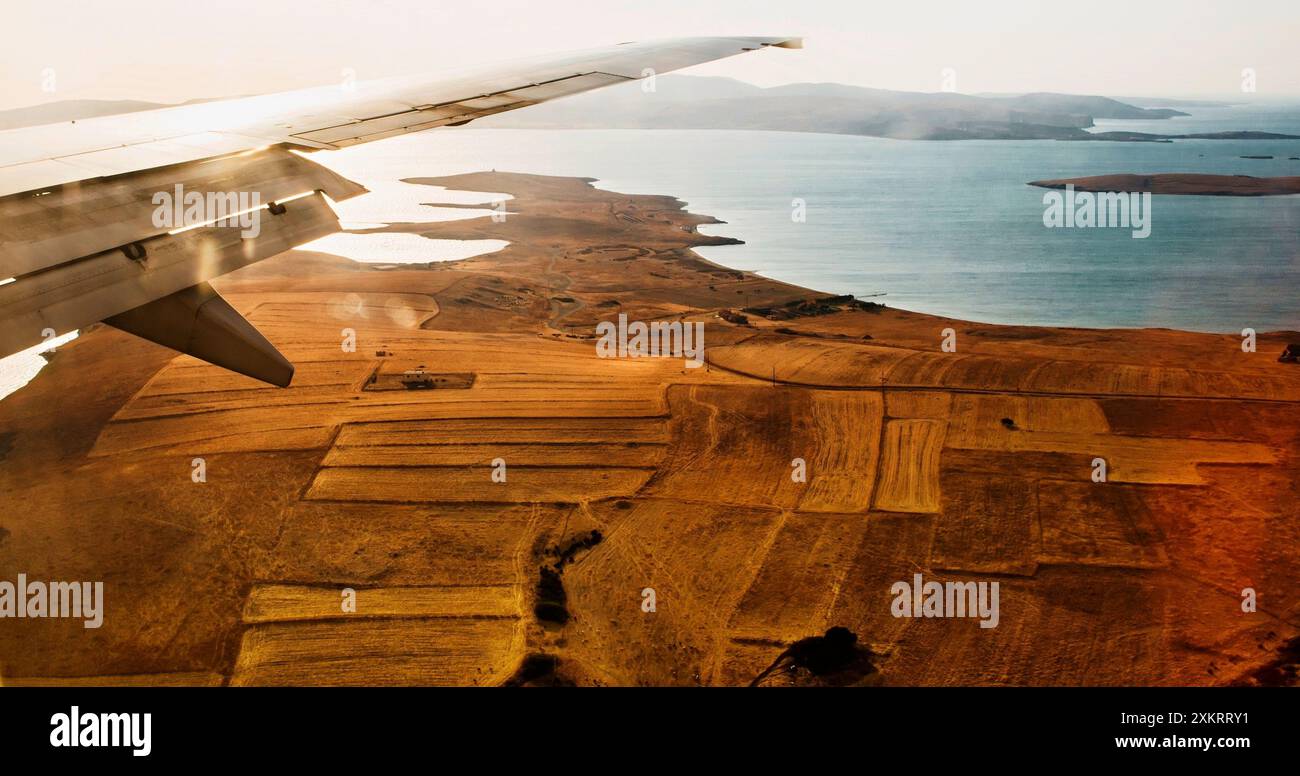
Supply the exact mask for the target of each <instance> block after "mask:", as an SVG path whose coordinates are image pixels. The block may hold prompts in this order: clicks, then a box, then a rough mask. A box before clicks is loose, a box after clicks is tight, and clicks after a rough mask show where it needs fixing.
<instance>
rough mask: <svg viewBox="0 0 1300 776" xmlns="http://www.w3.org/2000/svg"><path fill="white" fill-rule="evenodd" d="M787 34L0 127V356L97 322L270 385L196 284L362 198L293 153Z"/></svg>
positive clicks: (463, 118) (276, 379)
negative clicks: (332, 203)
mask: <svg viewBox="0 0 1300 776" xmlns="http://www.w3.org/2000/svg"><path fill="white" fill-rule="evenodd" d="M768 46H774V47H780V48H799V47H800V46H801V44H800V41H799V39H797V38H763V37H727V38H680V39H671V40H663V41H650V42H645V43H625V44H621V45H618V46H608V47H604V48H597V49H588V50H585V51H578V52H572V53H568V54H558V55H550V56H544V57H534V58H530V59H523V60H516V61H514V62H510V63H506V64H502V65H497V66H493V67H486V68H477V69H474V70H465V71H461V72H458V73H450V74H446V73H445V74H442V75H422V76H411V77H401V78H392V79H385V80H381V81H372V82H367V83H357V84H355V85H350V84H346V83H345V84H340V85H337V86H332V87H322V88H317V89H305V90H300V91H293V92H283V93H280V94H271V95H261V96H257V97H249V98H243V99H236V100H225V101H220V102H212V103H203V104H198V105H186V106H178V107H174V108H163V109H160V110H152V111H142V112H138V113H130V114H124V115H120V116H104V117H100V118H93V119H86V120H81V121H69V122H62V123H59V124H51V125H46V126H41V127H26V128H22V129H14V130H9V131H4V132H0V356H6V355H10V354H12V353H16V352H18V351H20V350H23V349H25V348H28V347H31V346H33V345H37V344H40V343H41V342H42V341H45V340H48V339H50V338H52V337H54V336H57V335H59V334H63V333H66V332H68V331H72V330H74V329H78V328H81V327H83V326H86V325H89V324H91V323H95V322H97V321H105V322H107V323H109V324H112V325H114V326H116V327H118V328H121V329H124V330H126V331H129V332H131V333H133V334H136V335H138V336H141V337H144V338H146V339H150V340H152V341H154V342H158V343H160V344H163V345H166V346H168V347H171V348H173V349H175V350H179V351H181V352H184V353H189V354H191V355H194V356H196V357H198V358H202V359H204V360H206V361H209V362H211V363H214V364H217V365H219V366H222V367H225V368H227V369H231V370H234V371H236V372H240V373H241V374H246V375H249V376H251V377H255V378H257V379H259V380H263V381H266V382H269V383H272V384H275V385H280V386H285V385H288V384H289V381H290V380H291V379H292V376H293V365H292V364H290V363H289V362H288V361H287V360H286V359H285V358H284V357H283V356H282V355H281V354H280V353H279V352H278V351H276V350H275V348H274V347H273V346H272V345H271V344H270V343H269V342H267V341H266V340H265V339H264V338H263V337H262V336H261V334H259V333H258V332H257V330H256V329H255V328H253V327H252V325H250V324H249V323H248V322H247V321H245V320H244V319H243V318H242V317H241V316H239V314H238V313H237V312H235V310H234V309H233V308H231V307H230V305H229V304H228V303H226V302H225V300H223V299H222V298H221V297H220V296H219V295H218V294H217V293H216V292H215V291H213V290H212V288H211V286H209V285H208V283H207V281H208V280H211V279H212V278H214V277H217V276H220V275H223V274H225V273H227V272H231V271H234V270H236V269H239V268H240V267H243V266H246V265H248V264H251V263H253V262H256V261H261V260H262V259H266V258H269V257H271V256H274V255H276V254H278V253H282V252H284V251H287V250H290V249H291V248H293V247H294V246H296V245H301V244H302V243H305V242H309V241H311V240H314V239H317V238H318V237H323V236H324V235H326V234H330V233H332V232H336V231H338V230H339V224H338V219H337V217H335V215H334V212H333V209H332V208H331V207H330V205H329V202H328V201H327V199H326V198H327V197H328V198H329V199H332V200H335V201H340V200H344V199H347V198H349V197H353V196H356V195H358V194H361V193H364V192H365V189H364V188H362V187H361V186H359V185H357V184H356V183H353V182H352V181H349V180H347V179H346V178H343V177H341V176H339V175H337V174H335V173H333V172H331V171H330V170H327V169H325V168H324V167H322V166H320V165H318V164H316V163H314V162H312V161H310V160H308V159H306V158H304V156H303V155H302V153H295V151H296V152H313V151H319V150H328V149H337V148H343V147H346V146H350V145H355V144H357V143H365V142H369V141H372V140H379V139H382V138H386V137H391V136H393V135H399V134H404V133H407V132H419V131H422V130H425V129H431V128H434V127H440V126H447V125H452V126H455V125H461V124H465V123H467V122H469V121H472V120H474V119H476V118H480V117H482V116H488V115H491V114H494V113H501V112H503V111H508V110H514V109H516V108H523V107H527V106H529V105H536V104H538V103H542V102H546V101H548V100H553V99H556V98H559V97H565V96H568V95H571V94H577V93H579V92H585V91H588V90H591V89H597V88H600V87H602V86H609V85H611V84H616V83H622V82H624V81H629V80H636V79H640V78H645V77H649V76H652V75H655V74H658V73H665V72H669V71H671V70H676V69H679V68H683V67H688V66H691V65H696V64H700V63H702V62H708V61H712V60H715V59H720V58H723V57H727V56H732V55H735V54H740V53H743V52H746V51H753V50H756V49H761V48H764V47H768ZM10 278H11V280H6V279H10Z"/></svg>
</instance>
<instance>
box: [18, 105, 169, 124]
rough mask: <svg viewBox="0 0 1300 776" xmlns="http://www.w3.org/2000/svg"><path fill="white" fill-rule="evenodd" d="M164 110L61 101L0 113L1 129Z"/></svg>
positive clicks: (139, 106) (149, 107)
mask: <svg viewBox="0 0 1300 776" xmlns="http://www.w3.org/2000/svg"><path fill="white" fill-rule="evenodd" d="M165 107H167V106H165V105H159V104H158V103H154V102H141V101H139V100H60V101H58V102H47V103H45V104H43V105H31V106H28V107H26V108H12V109H10V110H0V129H18V128H19V127H34V126H37V125H40V124H55V123H58V122H60V121H76V120H78V119H91V118H95V117H96V116H112V115H114V114H116V113H134V112H136V111H141V110H153V109H154V108H165Z"/></svg>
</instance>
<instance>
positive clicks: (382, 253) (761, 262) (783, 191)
mask: <svg viewBox="0 0 1300 776" xmlns="http://www.w3.org/2000/svg"><path fill="white" fill-rule="evenodd" d="M1180 110H1183V111H1185V112H1187V113H1189V114H1191V115H1189V116H1186V117H1178V118H1174V119H1169V120H1159V121H1145V120H1144V121H1113V120H1099V121H1098V122H1097V124H1098V126H1097V127H1096V131H1105V130H1131V131H1139V132H1156V133H1162V134H1178V133H1197V132H1220V131H1228V130H1258V131H1268V132H1279V133H1288V134H1296V135H1300V102H1295V103H1288V102H1267V103H1259V102H1251V103H1248V104H1243V105H1230V106H1216V107H1190V108H1180ZM1261 156H1266V157H1271V158H1268V159H1259V158H1253V159H1252V158H1245V157H1261ZM1298 157H1300V140H1250V141H1247V140H1178V141H1175V142H1172V143H1127V142H1078V141H1050V140H1025V141H996V140H971V141H944V142H933V141H929V142H927V141H907V140H889V139H882V138H870V137H855V136H847V135H823V134H809V133H790V132H744V131H697V130H681V131H679V130H526V129H474V128H472V127H470V128H460V129H448V130H435V131H431V132H425V133H420V134H414V135H406V136H402V137H397V138H392V139H389V140H385V141H382V142H378V143H370V144H366V145H361V146H355V147H353V148H349V149H345V150H342V151H337V152H329V153H320V154H315V155H313V157H312V158H313V159H315V160H316V161H320V162H322V163H324V164H326V165H327V166H329V167H331V168H332V169H335V170H337V171H338V172H340V173H342V174H344V175H347V176H349V177H351V178H353V179H354V180H357V181H358V182H360V183H362V184H364V185H366V186H367V187H368V188H370V189H371V190H372V192H373V193H371V194H368V195H364V196H362V197H358V198H356V199H353V200H350V201H348V202H343V203H338V210H339V213H340V217H341V219H342V220H343V222H344V226H345V227H349V228H352V229H354V230H360V229H366V228H373V227H375V226H378V225H382V224H385V223H394V222H412V221H434V220H447V219H456V218H472V217H477V216H482V215H486V214H489V213H491V212H492V210H491V208H493V207H499V206H500V205H499V203H500V202H502V201H504V200H506V199H508V195H506V194H504V193H501V192H456V191H440V190H438V189H436V188H432V187H429V186H416V185H411V184H404V183H401V179H402V178H413V177H435V176H442V175H451V174H457V173H465V172H474V171H480V170H504V171H511V172H526V173H538V174H545V175H566V176H585V177H590V178H596V179H598V180H597V183H596V184H595V185H597V186H599V187H601V188H604V189H609V190H612V191H619V192H624V193H629V194H668V195H672V196H676V197H678V198H680V199H682V200H684V201H685V202H686V203H687V207H688V209H690V210H691V211H693V212H697V213H704V214H708V215H711V216H715V217H717V218H719V219H721V220H722V221H724V222H726V223H724V224H718V225H710V226H705V227H701V231H704V232H706V233H709V234H718V235H725V236H728V237H735V238H738V239H741V240H743V241H744V244H743V245H728V246H714V247H707V248H701V249H698V252H699V253H700V254H701V255H703V256H704V257H705V258H707V259H709V260H711V261H715V262H717V263H719V264H723V265H726V266H729V267H735V268H738V269H744V270H749V271H753V272H757V273H760V274H762V275H765V276H767V277H771V278H775V279H779V280H783V281H787V282H790V283H794V284H797V285H801V286H806V287H809V288H812V289H816V290H818V291H823V292H827V293H834V294H854V295H856V296H858V297H860V298H869V299H871V300H873V301H877V302H883V303H884V304H887V305H889V306H891V307H899V308H905V309H908V310H915V311H920V312H926V313H932V314H936V315H943V316H950V317H954V318H960V319H965V320H973V321H981V322H987V323H1000V324H1028V325H1044V326H1069V327H1089V328H1131V327H1165V328H1175V329H1186V330H1192V331H1204V332H1221V333H1228V332H1232V333H1240V332H1241V330H1242V329H1245V328H1252V329H1254V330H1256V331H1257V332H1267V331H1274V330H1293V331H1300V304H1298V303H1297V302H1298V300H1300V294H1298V293H1297V292H1298V291H1300V196H1285V197H1214V196H1157V197H1153V198H1152V202H1151V211H1150V214H1149V217H1150V225H1151V229H1150V234H1149V236H1147V237H1146V238H1144V239H1139V238H1135V237H1134V236H1133V234H1134V230H1133V229H1128V228H1095V227H1094V228H1082V227H1076V228H1048V227H1047V226H1045V225H1044V211H1045V210H1046V208H1047V204H1046V203H1045V200H1044V196H1045V195H1046V194H1048V192H1047V191H1046V190H1044V189H1041V188H1036V187H1032V186H1029V185H1027V184H1028V182H1029V181H1032V180H1040V179H1047V178H1065V177H1077V176H1085V175H1101V174H1107V173H1162V172H1201V173H1218V174H1229V175H1253V176H1300V158H1298ZM429 203H458V204H461V205H473V204H481V205H482V206H483V207H482V208H465V207H461V208H457V209H450V208H437V207H433V206H430V204H429ZM503 246H504V243H503V242H501V241H498V240H483V241H477V243H476V244H459V245H458V244H455V243H454V242H453V241H432V240H425V239H424V238H421V237H419V236H417V235H410V234H404V235H398V234H383V233H379V234H358V233H356V232H351V233H344V234H340V235H334V236H331V237H328V238H325V239H324V240H322V241H318V242H316V243H313V244H311V245H309V246H306V247H309V248H310V249H313V250H324V251H328V252H333V253H337V254H339V255H343V256H347V257H350V258H353V259H356V260H358V261H368V262H412V261H440V260H454V259H458V258H464V257H465V256H468V255H474V254H477V253H484V252H490V251H494V250H499V249H501V248H502V247H503ZM14 358H17V359H19V360H18V361H15V360H14V359H2V360H0V396H3V395H5V394H7V393H8V392H10V391H12V390H14V389H15V388H16V385H15V383H17V384H22V383H25V382H26V381H27V379H30V374H34V369H35V368H39V364H37V363H36V362H35V361H32V359H33V358H40V357H39V356H38V355H35V354H33V353H28V354H24V355H23V356H22V357H14ZM22 359H26V360H25V361H23V360H22ZM15 375H17V376H15Z"/></svg>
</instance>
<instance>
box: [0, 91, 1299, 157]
mask: <svg viewBox="0 0 1300 776" xmlns="http://www.w3.org/2000/svg"><path fill="white" fill-rule="evenodd" d="M648 83H649V82H645V81H639V82H636V83H628V84H621V85H619V86H614V87H610V88H608V89H602V90H598V91H595V92H587V93H586V94H580V95H577V96H575V97H570V98H568V99H565V100H558V101H556V102H550V103H545V104H542V105H535V106H533V107H530V108H528V109H526V110H518V111H510V112H507V113H502V114H498V115H495V116H487V117H485V118H481V119H478V120H477V121H475V122H474V123H473V124H472V125H471V126H473V127H513V128H532V129H750V130H774V131H785V132H825V133H831V134H843V135H869V136H873V137H890V138H898V139H904V140H970V139H983V140H1033V139H1049V140H1094V141H1107V140H1109V141H1122V142H1170V141H1172V140H1177V139H1187V138H1207V139H1238V140H1257V139H1281V138H1290V137H1292V136H1289V135H1278V134H1272V133H1266V132H1249V131H1232V132H1218V133H1210V134H1199V135H1163V134H1154V133H1144V132H1129V131H1113V132H1088V131H1087V130H1088V129H1089V128H1090V127H1093V126H1095V119H1168V118H1172V117H1174V116H1186V115H1187V114H1186V113H1181V112H1179V111H1177V110H1173V109H1170V108H1139V107H1137V106H1135V105H1130V104H1129V103H1126V102H1121V101H1119V100H1113V99H1111V98H1109V97H1097V96H1087V95H1073V94H1055V93H1052V92H1036V93H1033V94H1017V95H1000V94H999V95H994V94H985V95H971V94H957V93H951V92H896V91H890V90H888V89H869V88H865V87H861V86H848V85H845V84H834V83H817V84H790V85H787V86H775V87H770V88H766V89H765V88H762V87H758V86H754V85H753V84H747V83H744V82H742V81H736V80H734V79H731V78H709V77H701V76H685V75H668V76H660V77H659V78H657V79H655V81H654V91H653V92H647V91H644V88H645V85H647V84H648ZM198 102H210V100H191V101H190V102H189V103H184V104H187V105H188V104H192V103H198ZM1184 102H1185V103H1187V104H1188V105H1189V106H1191V104H1192V102H1191V101H1184ZM1206 104H1209V103H1206ZM165 107H169V106H167V105H161V104H158V103H153V102H142V101H135V100H64V101H61V102H51V103H46V104H44V105H34V106H31V107H26V108H15V109H12V110H6V111H0V130H4V129H16V128H18V127H25V126H33V125H38V124H50V123H55V122H60V121H72V120H77V119H86V118H93V117H96V116H107V115H112V114H116V113H132V112H135V111H142V110H152V109H154V108H165Z"/></svg>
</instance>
